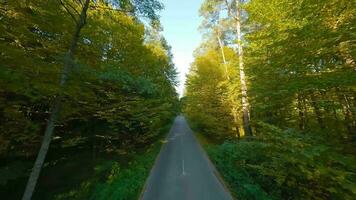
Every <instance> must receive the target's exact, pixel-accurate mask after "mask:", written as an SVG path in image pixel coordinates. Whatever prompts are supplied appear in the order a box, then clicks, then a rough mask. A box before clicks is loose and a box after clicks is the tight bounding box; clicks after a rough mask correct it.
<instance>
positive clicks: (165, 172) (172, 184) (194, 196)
mask: <svg viewBox="0 0 356 200" xmlns="http://www.w3.org/2000/svg"><path fill="white" fill-rule="evenodd" d="M215 174H216V172H215V168H214V167H213V166H212V164H211V162H210V161H209V159H208V158H207V156H206V155H205V154H204V152H203V150H202V148H201V147H200V146H199V143H198V142H197V140H196V139H195V137H194V135H193V133H192V131H191V129H190V128H189V126H188V124H187V122H186V120H185V119H184V117H183V116H178V117H177V118H176V119H175V121H174V124H173V126H172V128H171V130H170V132H169V134H168V137H167V143H166V144H165V145H164V146H163V147H162V150H161V152H160V154H159V156H158V158H157V161H156V163H155V165H154V167H153V169H152V171H151V174H150V176H149V178H148V180H147V183H146V188H145V190H144V192H143V195H142V200H232V197H231V194H230V193H229V191H228V190H227V189H226V188H225V187H224V186H223V184H222V183H221V182H220V181H219V179H218V178H217V176H216V175H215Z"/></svg>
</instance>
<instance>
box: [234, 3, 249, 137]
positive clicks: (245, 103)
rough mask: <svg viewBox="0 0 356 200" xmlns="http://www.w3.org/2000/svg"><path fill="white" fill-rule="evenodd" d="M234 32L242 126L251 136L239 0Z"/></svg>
mask: <svg viewBox="0 0 356 200" xmlns="http://www.w3.org/2000/svg"><path fill="white" fill-rule="evenodd" d="M235 20H236V34H237V44H238V57H239V71H240V84H241V96H242V98H241V102H242V112H243V127H244V132H245V135H246V136H252V131H251V126H250V111H249V102H248V98H247V86H246V77H245V69H244V60H243V47H242V39H241V38H242V36H241V9H240V0H236V17H235Z"/></svg>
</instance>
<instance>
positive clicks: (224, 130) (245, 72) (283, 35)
mask: <svg viewBox="0 0 356 200" xmlns="http://www.w3.org/2000/svg"><path fill="white" fill-rule="evenodd" d="M355 13H356V6H355V2H354V1H348V0H308V1H304V0H271V1H264V0H224V1H223V0H204V2H203V4H202V6H201V9H200V15H201V17H202V18H203V22H202V24H201V27H200V29H201V32H202V34H203V38H204V41H203V42H202V43H201V45H200V47H199V48H197V49H196V51H195V54H194V57H195V60H194V62H193V63H192V66H191V69H190V72H189V75H188V80H187V82H186V91H185V96H184V97H183V98H182V104H183V111H184V113H186V115H187V117H188V119H189V121H190V123H191V126H192V128H193V129H194V130H195V132H197V133H198V134H199V135H200V137H201V139H200V140H201V141H202V142H203V145H204V148H205V149H206V150H207V151H208V154H209V156H210V158H211V159H212V161H213V162H214V164H215V165H216V167H217V169H218V170H219V171H220V173H221V174H222V176H223V177H224V179H225V181H226V182H227V183H228V185H229V189H230V190H231V191H232V193H233V194H234V196H235V197H236V198H237V199H340V200H341V199H350V200H351V199H354V198H355V196H356V168H355V167H356V157H355V155H356V151H355V150H356V149H355V144H356V143H355V142H356V115H355V114H356V101H355V97H356V68H355V56H356V51H355V50H356V48H355V39H356V35H355V33H356V32H355V28H356V23H355Z"/></svg>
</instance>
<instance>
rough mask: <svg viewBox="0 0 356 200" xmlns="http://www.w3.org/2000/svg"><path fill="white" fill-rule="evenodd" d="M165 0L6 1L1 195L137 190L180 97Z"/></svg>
mask: <svg viewBox="0 0 356 200" xmlns="http://www.w3.org/2000/svg"><path fill="white" fill-rule="evenodd" d="M162 8H163V5H162V4H161V3H160V2H158V1H156V0H134V1H126V0H46V1H38V0H16V1H13V0H9V1H7V0H5V1H0V54H1V57H0V197H1V199H21V197H22V195H23V194H24V191H25V188H26V194H25V195H24V197H23V199H30V198H31V196H33V199H125V200H128V199H137V197H138V195H139V192H140V191H141V189H142V186H143V183H144V181H145V179H146V177H147V175H148V172H149V170H150V168H151V166H152V164H153V161H154V158H155V156H156V154H157V153H158V151H159V146H160V143H159V142H158V141H159V139H160V138H161V137H162V135H164V134H163V133H165V132H167V128H169V124H170V123H171V121H172V119H173V117H174V116H175V115H176V113H177V112H178V105H179V101H178V95H177V93H176V91H175V86H176V84H177V80H176V76H177V72H176V69H175V67H174V65H173V62H172V54H171V50H170V46H169V45H168V44H167V42H166V40H165V39H164V38H163V37H162V36H161V34H160V31H161V27H160V22H159V16H158V14H157V12H158V11H159V10H161V9H162ZM50 143H51V145H50ZM35 160H36V164H35V165H34V163H35ZM41 169H42V171H41ZM30 174H31V178H29V176H30ZM38 176H39V177H38ZM37 178H38V181H37ZM28 179H29V181H27V180H28ZM119 180H120V181H119ZM26 183H27V184H26ZM26 185H27V186H26ZM34 189H35V190H34ZM33 191H35V192H34V193H33Z"/></svg>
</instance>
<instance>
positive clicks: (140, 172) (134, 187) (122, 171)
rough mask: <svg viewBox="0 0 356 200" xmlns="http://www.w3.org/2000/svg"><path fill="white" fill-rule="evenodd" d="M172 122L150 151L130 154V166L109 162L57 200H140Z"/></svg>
mask: <svg viewBox="0 0 356 200" xmlns="http://www.w3.org/2000/svg"><path fill="white" fill-rule="evenodd" d="M172 122H173V121H172ZM172 122H171V123H169V124H167V125H166V126H164V127H162V128H161V130H160V134H159V137H158V138H157V140H156V142H154V143H153V144H151V145H150V147H148V148H147V149H145V150H143V151H141V152H135V153H131V154H130V155H129V157H130V159H129V162H128V163H120V162H118V161H115V160H106V161H105V162H102V163H100V164H98V165H97V166H96V167H95V169H94V175H93V176H92V178H90V179H88V180H86V181H83V182H82V183H81V184H80V186H78V187H76V188H74V189H72V190H70V191H67V192H65V193H60V194H57V195H55V196H54V199H56V200H65V199H74V200H107V199H110V200H137V199H138V198H139V196H140V193H141V191H142V189H143V187H144V184H145V182H146V179H147V177H148V175H149V173H150V171H151V168H152V166H153V165H154V161H155V159H156V157H157V155H158V153H159V151H160V149H161V146H162V144H163V143H164V137H166V134H167V133H168V131H169V129H170V127H171V125H172Z"/></svg>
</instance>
